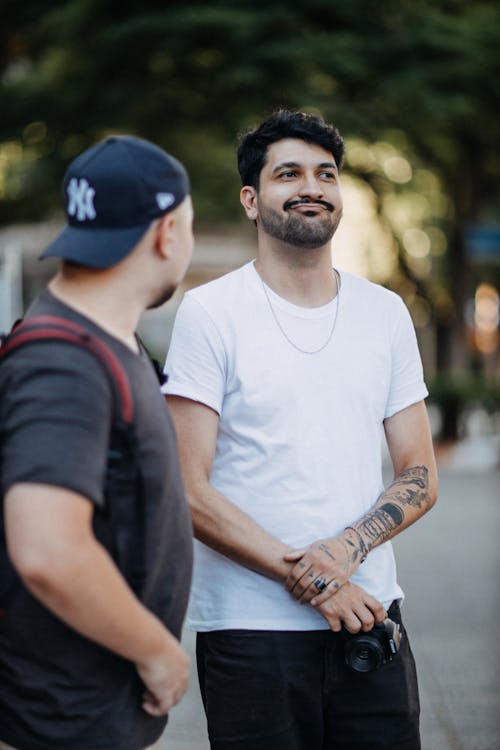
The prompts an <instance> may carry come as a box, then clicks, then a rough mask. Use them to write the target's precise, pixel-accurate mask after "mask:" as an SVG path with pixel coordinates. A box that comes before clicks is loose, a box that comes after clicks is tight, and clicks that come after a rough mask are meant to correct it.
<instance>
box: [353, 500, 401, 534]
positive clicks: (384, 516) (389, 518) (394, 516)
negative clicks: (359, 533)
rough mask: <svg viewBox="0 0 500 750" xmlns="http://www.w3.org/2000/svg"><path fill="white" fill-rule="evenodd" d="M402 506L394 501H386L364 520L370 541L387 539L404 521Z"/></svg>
mask: <svg viewBox="0 0 500 750" xmlns="http://www.w3.org/2000/svg"><path fill="white" fill-rule="evenodd" d="M403 519H404V514H403V511H402V510H401V508H399V507H398V506H397V505H393V504H392V503H384V505H382V506H381V507H380V508H377V509H376V510H374V511H372V512H371V513H370V514H369V515H368V516H367V517H366V518H365V519H364V520H363V531H364V533H365V537H368V539H369V540H370V542H374V541H385V540H386V539H387V538H388V537H389V536H390V535H391V533H392V532H393V531H394V529H397V527H398V526H400V525H401V524H402V523H403Z"/></svg>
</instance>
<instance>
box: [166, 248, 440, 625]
mask: <svg viewBox="0 0 500 750" xmlns="http://www.w3.org/2000/svg"><path fill="white" fill-rule="evenodd" d="M267 291H268V296H269V299H270V300H271V304H272V307H273V309H274V312H275V315H276V316H277V317H278V320H279V323H280V325H281V327H282V329H283V331H285V332H286V335H287V336H288V337H289V338H290V339H291V341H293V342H294V343H295V344H296V345H298V346H299V347H300V348H303V349H307V350H309V351H312V350H314V349H319V348H320V347H321V345H322V343H324V342H325V341H326V340H327V338H328V334H329V331H330V330H331V326H332V324H333V320H334V317H335V315H337V320H336V325H335V329H334V332H333V335H332V338H331V340H330V342H329V343H328V345H327V346H326V347H325V348H324V349H322V350H321V351H319V352H317V353H316V354H304V353H301V352H300V351H298V350H297V349H296V348H294V346H292V345H291V344H290V342H289V341H287V339H286V338H285V336H284V334H283V331H282V330H280V328H279V327H278V324H277V322H276V320H275V318H274V316H273V314H272V311H271V309H270V305H269V301H268V299H267V298H266V294H265V292H264V288H263V285H262V281H261V279H260V276H259V275H258V274H257V271H256V270H255V267H254V264H253V262H250V263H248V264H246V265H244V266H243V267H242V268H240V269H238V270H236V271H233V272H231V273H229V274H227V275H225V276H223V277H222V278H219V279H217V280H215V281H213V282H210V283H208V284H204V285H203V286H200V287H198V288H196V289H193V290H191V291H189V292H188V293H187V294H186V295H185V297H184V299H183V301H182V303H181V305H180V307H179V310H178V312H177V316H176V321H175V325H174V331H173V335H172V341H171V345H170V350H169V353H168V357H167V362H166V367H165V369H166V372H167V373H168V376H169V380H168V382H167V384H166V385H165V386H164V387H163V390H164V392H165V393H168V394H173V395H176V396H183V397H184V398H188V399H192V400H194V401H199V402H201V403H203V404H205V405H207V406H209V407H211V408H212V409H214V410H215V411H216V412H217V413H218V414H219V415H220V420H219V429H218V435H217V446H216V452H215V457H214V461H213V466H212V473H211V483H212V485H213V486H214V487H215V488H216V489H217V490H219V491H220V492H221V493H222V494H223V495H224V496H225V497H227V498H228V500H230V501H231V502H232V503H234V504H235V505H237V506H238V507H240V508H241V509H242V510H244V511H245V513H247V514H248V515H249V516H251V517H252V518H253V519H254V520H255V521H256V522H257V523H259V524H260V525H261V526H262V527H264V528H265V529H266V530H267V531H268V532H270V533H271V534H273V535H274V536H275V537H277V538H279V539H281V540H282V541H283V542H285V543H286V544H289V545H291V546H292V547H294V548H299V547H303V546H305V545H309V544H310V543H312V542H313V541H314V540H316V539H320V538H325V537H331V536H335V535H337V534H338V533H339V532H341V531H342V530H343V529H344V527H345V526H347V525H349V524H351V523H353V522H354V521H356V520H357V519H358V518H359V517H360V516H362V515H363V514H364V513H365V512H366V511H367V510H368V509H369V508H370V507H371V506H372V505H373V504H374V503H375V501H376V499H377V497H378V496H379V495H380V493H381V491H382V489H383V483H382V460H381V440H382V436H383V432H382V424H383V420H384V419H385V418H386V417H390V416H391V415H393V414H395V413H396V412H398V411H400V410H401V409H404V408H405V407H407V406H409V405H410V404H413V403H416V402H417V401H420V400H422V399H423V398H424V397H425V396H426V395H427V390H426V387H425V384H424V382H423V376H422V365H421V361H420V356H419V353H418V348H417V341H416V336H415V331H414V328H413V324H412V322H411V318H410V316H409V313H408V311H407V309H406V307H405V305H404V304H403V302H402V300H401V299H400V297H398V296H397V295H396V294H394V293H393V292H390V291H388V290H386V289H384V288H383V287H381V286H378V285H375V284H372V283H371V282H369V281H366V280H365V279H362V278H359V277H357V276H354V275H352V274H349V273H345V272H341V288H340V294H339V296H338V297H337V298H336V299H335V300H333V301H332V302H330V303H328V304H327V305H324V306H322V307H319V308H303V307H299V306H297V305H293V304H291V303H289V302H287V301H286V300H284V299H282V298H280V297H278V296H277V295H276V294H274V293H273V292H272V291H271V290H270V289H268V290H267ZM337 305H338V309H337ZM351 580H352V581H353V582H355V583H357V584H358V585H360V586H362V587H363V588H364V589H366V590H367V591H368V592H369V593H370V594H372V595H373V596H375V597H376V598H377V599H378V600H379V601H381V602H382V603H383V604H384V605H386V606H388V605H389V603H390V602H391V601H392V600H393V599H398V598H399V599H400V598H402V596H403V592H402V591H401V588H400V587H399V585H398V583H397V580H396V569H395V562H394V556H393V550H392V545H391V544H390V542H386V543H385V544H383V545H381V546H380V547H378V548H376V549H375V550H373V551H372V552H371V553H370V554H369V555H368V558H367V559H366V561H365V562H364V563H363V564H362V565H361V566H360V567H359V569H358V570H357V571H356V573H355V575H354V576H353V577H352V579H351ZM187 623H188V627H190V628H191V629H192V630H197V631H205V630H220V629H226V628H248V629H256V630H268V629H269V630H311V629H323V628H328V625H327V623H326V620H324V618H323V617H322V616H321V615H320V614H318V613H317V612H316V611H315V610H314V609H313V608H312V607H310V606H308V605H305V606H304V605H300V604H298V603H297V602H296V601H295V600H294V599H293V598H292V596H291V595H290V594H289V593H288V592H287V591H286V590H285V588H284V586H283V585H282V584H281V583H278V582H276V581H273V580H270V579H268V578H266V577H264V576H263V575H261V574H259V573H255V572H253V571H251V570H248V569H247V568H245V567H243V566H241V565H239V564H237V563H235V562H233V561H231V560H230V559H228V558H226V557H224V556H223V555H221V554H219V553H218V552H215V551H214V550H212V549H210V548H209V547H207V546H206V545H204V544H202V543H201V542H196V545H195V569H194V579H193V587H192V593H191V600H190V605H189V611H188V619H187Z"/></svg>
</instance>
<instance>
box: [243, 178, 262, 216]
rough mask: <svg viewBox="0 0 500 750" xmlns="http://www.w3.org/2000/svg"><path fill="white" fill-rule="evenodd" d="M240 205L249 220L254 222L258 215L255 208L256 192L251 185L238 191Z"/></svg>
mask: <svg viewBox="0 0 500 750" xmlns="http://www.w3.org/2000/svg"><path fill="white" fill-rule="evenodd" d="M240 201H241V205H242V206H243V208H244V209H245V213H246V215H247V216H248V218H249V219H251V220H252V221H256V219H257V216H258V215H259V211H258V207H257V190H256V189H255V188H254V187H252V185H245V186H244V187H242V188H241V191H240Z"/></svg>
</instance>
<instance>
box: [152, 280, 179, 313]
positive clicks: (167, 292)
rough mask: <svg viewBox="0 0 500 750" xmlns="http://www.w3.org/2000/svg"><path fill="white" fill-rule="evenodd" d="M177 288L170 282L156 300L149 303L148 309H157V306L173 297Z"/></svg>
mask: <svg viewBox="0 0 500 750" xmlns="http://www.w3.org/2000/svg"><path fill="white" fill-rule="evenodd" d="M176 289H177V286H175V285H174V284H170V285H169V286H168V287H166V288H165V289H164V290H163V291H162V292H160V294H159V295H158V296H157V297H155V298H154V300H153V301H152V302H151V303H150V304H149V305H148V307H147V309H148V310H155V309H156V308H157V307H161V306H162V305H164V304H165V302H167V301H168V300H169V299H170V298H171V297H173V295H174V293H175V291H176Z"/></svg>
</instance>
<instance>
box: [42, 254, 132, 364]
mask: <svg viewBox="0 0 500 750" xmlns="http://www.w3.org/2000/svg"><path fill="white" fill-rule="evenodd" d="M49 290H50V291H51V293H52V294H53V295H54V297H57V299H59V300H61V302H64V303H65V304H66V305H68V307H71V308H73V309H74V310H76V311H77V312H79V313H81V314H82V315H85V317H87V318H89V319H90V320H92V321H93V322H94V323H96V325H98V326H100V327H101V328H103V329H104V330H105V331H107V333H109V334H110V335H111V336H114V337H115V338H117V339H119V340H120V341H121V342H122V343H123V344H125V346H128V347H129V349H132V351H134V352H137V351H138V346H137V340H136V338H135V330H136V328H137V324H138V322H139V317H140V315H141V313H142V307H141V306H140V304H139V303H138V302H137V301H134V300H133V298H132V299H131V296H130V294H128V293H127V290H126V289H124V288H122V285H121V284H120V280H119V279H113V278H112V277H111V275H110V274H109V272H107V271H99V272H94V271H89V272H87V271H85V270H81V269H80V270H79V271H78V272H70V273H66V272H65V273H64V274H63V273H62V272H59V273H58V274H57V275H56V276H55V277H54V278H53V279H52V281H51V282H50V283H49Z"/></svg>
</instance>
